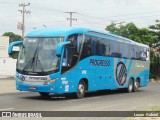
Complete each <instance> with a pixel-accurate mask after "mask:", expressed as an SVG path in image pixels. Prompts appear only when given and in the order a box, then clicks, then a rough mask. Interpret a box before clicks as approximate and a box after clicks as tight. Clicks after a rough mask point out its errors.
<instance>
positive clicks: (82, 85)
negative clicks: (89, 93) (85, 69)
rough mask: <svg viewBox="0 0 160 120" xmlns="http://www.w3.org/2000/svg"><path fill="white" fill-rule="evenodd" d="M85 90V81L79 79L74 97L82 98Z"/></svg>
mask: <svg viewBox="0 0 160 120" xmlns="http://www.w3.org/2000/svg"><path fill="white" fill-rule="evenodd" d="M85 92H86V83H85V81H84V80H81V81H80V82H79V84H78V89H77V92H76V98H78V99H80V98H83V97H84V95H85Z"/></svg>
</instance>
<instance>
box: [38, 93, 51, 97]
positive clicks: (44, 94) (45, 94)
mask: <svg viewBox="0 0 160 120" xmlns="http://www.w3.org/2000/svg"><path fill="white" fill-rule="evenodd" d="M39 94H40V95H41V96H43V97H48V96H49V93H46V92H39Z"/></svg>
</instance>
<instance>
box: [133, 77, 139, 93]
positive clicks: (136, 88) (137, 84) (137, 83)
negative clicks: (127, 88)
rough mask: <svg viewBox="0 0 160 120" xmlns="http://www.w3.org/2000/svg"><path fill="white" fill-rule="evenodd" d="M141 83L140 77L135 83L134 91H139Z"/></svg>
mask: <svg viewBox="0 0 160 120" xmlns="http://www.w3.org/2000/svg"><path fill="white" fill-rule="evenodd" d="M139 85H140V81H139V79H137V80H136V81H135V83H134V89H133V91H134V92H137V91H138V88H139Z"/></svg>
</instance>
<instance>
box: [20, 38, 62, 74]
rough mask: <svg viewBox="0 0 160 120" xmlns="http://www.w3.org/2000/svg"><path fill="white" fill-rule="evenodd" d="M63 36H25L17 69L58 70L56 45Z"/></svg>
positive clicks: (30, 70) (33, 70) (29, 70)
mask: <svg viewBox="0 0 160 120" xmlns="http://www.w3.org/2000/svg"><path fill="white" fill-rule="evenodd" d="M62 41H63V37H54V38H30V37H28V38H25V39H24V41H23V45H22V46H21V49H20V52H19V56H18V61H17V70H20V71H23V72H24V71H25V72H49V71H53V70H57V69H58V68H59V65H58V57H57V56H56V46H57V44H58V43H60V42H62Z"/></svg>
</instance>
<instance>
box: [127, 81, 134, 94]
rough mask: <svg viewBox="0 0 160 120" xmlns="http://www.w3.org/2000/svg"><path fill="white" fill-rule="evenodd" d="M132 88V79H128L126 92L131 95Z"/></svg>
mask: <svg viewBox="0 0 160 120" xmlns="http://www.w3.org/2000/svg"><path fill="white" fill-rule="evenodd" d="M133 87H134V82H133V80H132V79H130V81H129V83H128V89H127V92H129V93H131V92H132V91H133Z"/></svg>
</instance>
